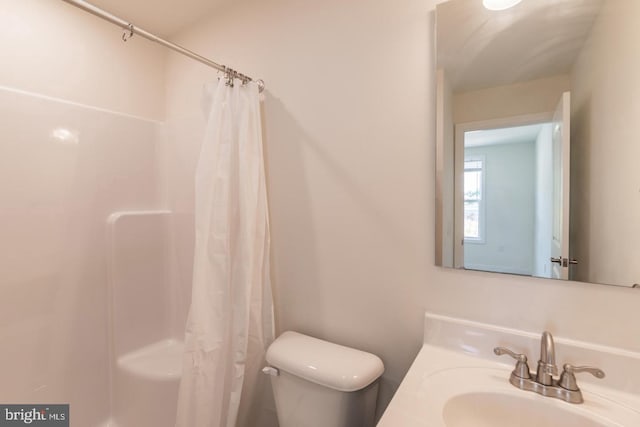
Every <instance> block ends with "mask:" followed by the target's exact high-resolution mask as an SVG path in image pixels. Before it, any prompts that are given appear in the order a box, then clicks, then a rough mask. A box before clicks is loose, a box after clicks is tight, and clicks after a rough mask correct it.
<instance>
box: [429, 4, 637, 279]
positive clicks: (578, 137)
mask: <svg viewBox="0 0 640 427" xmlns="http://www.w3.org/2000/svg"><path fill="white" fill-rule="evenodd" d="M638 19H640V1H637V0H522V1H521V2H520V3H518V4H517V5H515V6H514V7H512V8H509V9H506V10H501V11H491V10H487V9H486V8H485V7H484V6H483V1H482V0H449V1H446V2H442V3H440V4H439V5H438V6H437V7H436V40H437V45H436V62H437V96H436V102H437V123H436V135H437V143H436V145H437V155H436V162H437V165H436V175H437V176H436V185H437V189H436V204H437V205H436V264H437V265H441V266H444V267H453V268H464V269H472V270H481V271H491V272H501V273H509V274H518V275H527V276H535V277H547V278H557V279H569V280H577V281H584V282H591V283H602V284H611V285H619V286H627V287H633V286H634V284H636V283H640V262H639V261H640V243H639V242H636V238H638V239H639V241H640V167H639V163H640V142H638V140H637V138H638V135H640V97H639V96H638V93H640V49H638V48H637V41H638V40H640V25H638Z"/></svg>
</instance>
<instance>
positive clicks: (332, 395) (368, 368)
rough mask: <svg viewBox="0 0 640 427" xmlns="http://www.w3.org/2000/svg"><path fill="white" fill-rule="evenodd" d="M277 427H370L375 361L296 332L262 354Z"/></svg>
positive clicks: (375, 389)
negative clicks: (269, 384)
mask: <svg viewBox="0 0 640 427" xmlns="http://www.w3.org/2000/svg"><path fill="white" fill-rule="evenodd" d="M266 360H267V363H268V364H269V366H267V367H265V368H264V369H263V372H265V373H266V374H269V375H271V386H272V388H273V394H274V398H275V402H276V411H277V414H278V422H279V425H280V427H373V426H374V423H375V409H376V399H377V395H378V378H379V377H380V375H382V373H383V372H384V365H383V363H382V360H380V358H379V357H378V356H375V355H373V354H371V353H366V352H364V351H360V350H356V349H353V348H349V347H344V346H341V345H338V344H333V343H330V342H327V341H323V340H320V339H317V338H313V337H310V336H307V335H303V334H299V333H297V332H292V331H288V332H285V333H283V334H282V335H280V337H278V338H277V339H276V340H275V341H274V342H273V343H272V344H271V346H269V349H268V350H267V355H266Z"/></svg>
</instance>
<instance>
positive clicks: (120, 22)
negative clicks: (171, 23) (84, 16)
mask: <svg viewBox="0 0 640 427" xmlns="http://www.w3.org/2000/svg"><path fill="white" fill-rule="evenodd" d="M62 1H64V2H66V3H69V4H71V5H73V6H75V7H77V8H79V9H82V10H84V11H85V12H89V13H91V14H93V15H95V16H97V17H99V18H102V19H104V20H105V21H108V22H111V23H112V24H114V25H117V26H118V27H120V28H122V29H123V30H126V31H128V32H129V34H123V35H122V40H123V41H127V40H128V39H130V38H131V37H133V35H134V34H139V35H140V36H142V37H144V38H145V39H147V40H150V41H152V42H154V43H158V44H160V45H162V46H164V47H168V48H169V49H171V50H174V51H176V52H178V53H181V54H182V55H185V56H187V57H189V58H191V59H195V60H196V61H198V62H201V63H203V64H205V65H208V66H209V67H212V68H215V69H216V70H218V71H222V72H224V73H226V74H227V75H228V76H230V77H234V78H237V79H240V80H242V81H243V82H244V83H246V82H250V81H253V79H252V78H251V77H249V76H246V75H244V74H242V73H239V72H238V71H236V70H234V69H232V68H229V67H227V66H226V65H221V64H218V63H215V62H213V61H212V60H210V59H208V58H205V57H204V56H201V55H198V54H197V53H195V52H192V51H190V50H189V49H185V48H184V47H182V46H179V45H177V44H175V43H171V42H169V41H167V40H164V39H162V38H160V37H158V36H156V35H155V34H152V33H150V32H148V31H145V30H143V29H142V28H140V27H136V26H135V25H133V24H132V23H130V22H127V21H125V20H124V19H122V18H119V17H117V16H115V15H112V14H111V13H109V12H107V11H105V10H103V9H100V8H99V7H97V6H94V5H92V4H90V3H87V2H86V1H83V0H62ZM256 84H257V85H258V88H259V89H260V92H262V91H263V90H264V81H262V80H256Z"/></svg>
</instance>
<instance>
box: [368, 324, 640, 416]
mask: <svg viewBox="0 0 640 427" xmlns="http://www.w3.org/2000/svg"><path fill="white" fill-rule="evenodd" d="M539 340H540V335H539V334H534V333H529V332H523V331H518V330H513V329H508V328H501V327H497V326H494V325H487V324H481V323H476V322H471V321H468V320H464V319H455V318H448V317H444V316H439V315H434V314H430V313H427V314H426V316H425V338H424V344H423V347H422V348H421V350H420V352H419V353H418V355H417V356H416V358H415V360H414V362H413V364H412V365H411V368H410V369H409V371H408V372H407V375H406V376H405V378H404V379H403V381H402V383H401V384H400V387H399V388H398V390H397V392H396V394H395V395H394V397H393V399H392V401H391V403H390V404H389V406H388V407H387V409H386V410H385V412H384V414H383V416H382V418H381V419H380V422H379V423H378V427H418V426H420V427H440V426H446V425H447V424H446V422H445V419H444V415H443V408H444V405H445V404H446V402H447V399H449V397H450V396H454V395H456V394H458V395H459V394H461V393H494V394H495V393H501V394H503V395H505V396H513V397H514V398H517V399H520V400H522V401H523V402H524V401H526V402H530V403H531V404H533V405H538V406H540V405H543V406H540V407H544V408H551V409H553V410H558V411H564V412H570V413H575V414H578V415H581V416H584V415H585V414H586V415H587V416H589V417H593V419H595V420H597V421H599V422H602V424H597V425H606V426H608V425H622V426H627V425H628V426H629V427H632V426H634V427H635V426H638V425H640V390H639V389H638V388H639V387H640V384H638V383H639V382H640V381H638V380H637V379H638V378H640V354H638V353H634V352H628V351H625V350H622V349H615V348H609V347H603V346H597V345H593V344H589V343H581V342H577V341H572V340H568V339H563V338H556V355H557V360H556V361H557V363H558V365H559V367H560V369H562V368H561V366H562V364H563V363H573V364H589V365H595V366H598V367H600V368H602V369H603V370H604V371H605V372H606V374H607V377H606V378H605V379H604V380H598V379H595V378H592V377H591V376H590V375H580V376H579V377H578V384H579V386H580V388H581V389H582V391H583V395H584V400H585V402H584V403H583V404H571V403H567V402H564V401H561V400H558V399H553V398H549V397H543V396H540V395H537V394H535V393H531V392H527V391H522V390H519V389H517V388H515V387H513V386H512V385H511V384H509V375H510V372H511V371H512V370H513V367H514V363H512V359H511V358H508V357H498V356H496V355H495V354H493V348H494V347H496V346H504V347H508V348H511V349H513V350H515V351H517V352H521V353H525V354H527V355H528V357H529V366H530V367H531V369H532V370H533V369H535V362H536V361H537V358H538V352H539V349H540V348H539V345H540V344H539ZM447 393H448V394H447ZM447 396H449V397H447ZM609 403H610V404H609ZM526 404H529V403H526ZM610 420H615V422H614V421H611V422H609V421H610Z"/></svg>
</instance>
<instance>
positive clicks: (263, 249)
mask: <svg viewBox="0 0 640 427" xmlns="http://www.w3.org/2000/svg"><path fill="white" fill-rule="evenodd" d="M208 95H209V98H210V100H211V107H210V112H209V118H208V123H207V128H206V133H205V138H204V141H203V144H202V149H201V152H200V158H199V160H198V165H197V169H196V183H195V189H196V193H195V199H196V203H195V230H196V233H195V234H196V236H195V253H194V267H193V290H192V299H191V308H190V310H189V318H188V321H187V327H186V332H185V353H184V357H183V372H182V379H181V382H180V392H179V398H178V414H177V419H176V426H178V427H235V426H236V423H237V422H238V424H240V422H239V421H238V414H241V415H243V416H245V417H246V415H247V414H248V413H249V412H251V411H253V410H255V405H256V402H254V400H255V399H254V396H256V395H259V394H260V393H259V390H257V387H259V386H260V384H262V386H263V387H264V386H265V385H267V386H268V382H267V381H265V379H264V378H263V377H264V375H262V374H261V372H260V369H261V368H262V367H263V366H264V352H265V349H266V347H267V346H268V344H269V343H270V342H271V340H272V339H273V308H272V298H271V289H270V282H269V223H268V214H267V197H266V186H265V174H264V166H263V152H262V127H261V121H260V102H259V94H258V87H257V85H256V84H255V83H253V82H250V83H248V84H245V85H243V84H240V83H236V84H235V85H233V86H228V85H227V84H226V80H225V79H221V80H219V82H218V83H217V84H215V85H214V87H213V89H212V90H210V92H209V93H208Z"/></svg>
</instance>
